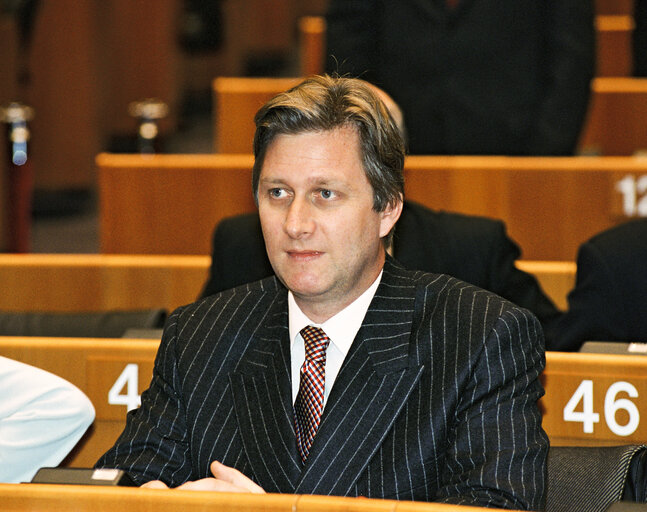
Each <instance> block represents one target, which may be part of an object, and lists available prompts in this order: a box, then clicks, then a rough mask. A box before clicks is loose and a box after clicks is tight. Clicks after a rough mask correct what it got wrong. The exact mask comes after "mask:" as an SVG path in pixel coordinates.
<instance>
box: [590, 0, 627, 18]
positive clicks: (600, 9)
mask: <svg viewBox="0 0 647 512" xmlns="http://www.w3.org/2000/svg"><path fill="white" fill-rule="evenodd" d="M633 12H634V0H595V14H624V15H633Z"/></svg>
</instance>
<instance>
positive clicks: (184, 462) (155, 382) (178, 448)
mask: <svg viewBox="0 0 647 512" xmlns="http://www.w3.org/2000/svg"><path fill="white" fill-rule="evenodd" d="M177 321H178V311H176V312H174V313H173V314H172V315H171V316H170V317H169V320H168V322H167V325H166V328H165V329H164V335H163V337H162V343H161V345H160V348H159V350H158V353H157V357H156V359H155V366H154V369H153V379H152V381H151V384H150V387H149V388H148V389H147V390H146V391H144V393H142V404H141V407H140V408H139V409H135V410H133V411H130V412H129V413H128V416H127V421H126V427H125V429H124V431H123V433H122V434H121V436H120V437H119V439H117V442H116V443H115V445H114V446H113V447H112V448H110V450H108V452H106V453H105V454H104V455H103V456H102V457H101V459H99V461H98V462H97V464H96V466H95V467H97V468H118V469H123V470H124V471H126V472H127V473H128V474H129V475H130V476H131V478H132V479H133V480H134V481H135V483H137V484H139V485H141V484H144V483H146V482H149V481H151V480H162V481H163V482H164V483H166V484H167V485H168V486H170V487H175V486H177V485H180V484H182V483H184V482H186V481H188V480H190V479H191V476H192V475H191V464H190V458H189V443H188V439H187V432H188V429H187V427H186V422H185V411H184V406H183V403H182V400H181V396H180V388H181V384H180V378H179V375H178V371H177V358H176V353H175V349H176V340H177Z"/></svg>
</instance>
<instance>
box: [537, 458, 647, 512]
mask: <svg viewBox="0 0 647 512" xmlns="http://www.w3.org/2000/svg"><path fill="white" fill-rule="evenodd" d="M645 448H646V447H645V446H644V445H627V446H587V447H584V446H557V447H551V448H550V450H549V454H548V483H547V499H546V512H570V511H571V510H573V509H574V508H577V511H578V512H604V511H605V510H607V508H608V507H609V506H610V505H611V504H612V503H613V502H615V501H619V500H620V499H622V496H623V492H624V490H625V484H626V482H627V474H628V473H629V466H630V463H631V459H632V457H633V456H634V455H635V454H636V453H637V452H639V451H640V450H644V449H645ZM639 483H640V485H641V487H642V486H644V482H642V481H641V482H639ZM575 503H577V507H574V506H573V504H575Z"/></svg>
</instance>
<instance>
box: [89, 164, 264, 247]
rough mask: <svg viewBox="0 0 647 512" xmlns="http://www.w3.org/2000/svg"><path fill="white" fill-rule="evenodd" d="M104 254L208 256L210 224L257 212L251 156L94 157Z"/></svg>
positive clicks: (211, 230)
mask: <svg viewBox="0 0 647 512" xmlns="http://www.w3.org/2000/svg"><path fill="white" fill-rule="evenodd" d="M96 161H97V167H98V173H99V206H100V207H99V231H100V245H101V252H103V253H117V254H119V253H121V254H211V235H212V232H213V228H214V227H215V226H216V224H218V222H219V221H220V220H221V219H222V218H223V217H226V216H229V215H236V214H238V213H245V212H251V211H255V209H256V206H255V204H254V199H253V196H252V187H251V181H252V165H253V157H252V156H251V155H152V156H148V157H146V156H139V155H108V154H101V155H99V156H98V157H97V160H96Z"/></svg>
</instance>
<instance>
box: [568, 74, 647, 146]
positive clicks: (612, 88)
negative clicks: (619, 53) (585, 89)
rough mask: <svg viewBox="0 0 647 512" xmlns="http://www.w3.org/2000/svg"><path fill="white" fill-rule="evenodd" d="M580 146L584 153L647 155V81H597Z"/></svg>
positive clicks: (599, 79)
mask: <svg viewBox="0 0 647 512" xmlns="http://www.w3.org/2000/svg"><path fill="white" fill-rule="evenodd" d="M587 115H588V117H587V120H586V123H585V125H584V128H583V131H582V136H581V138H580V142H579V149H580V151H581V152H584V153H594V154H600V155H632V154H634V153H636V152H643V153H644V152H645V151H647V131H646V130H645V118H646V116H647V78H631V77H598V78H595V79H594V80H593V82H592V83H591V102H590V104H589V111H588V114H587Z"/></svg>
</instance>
